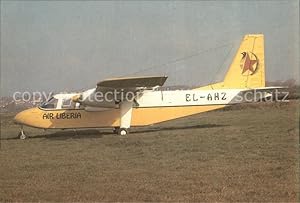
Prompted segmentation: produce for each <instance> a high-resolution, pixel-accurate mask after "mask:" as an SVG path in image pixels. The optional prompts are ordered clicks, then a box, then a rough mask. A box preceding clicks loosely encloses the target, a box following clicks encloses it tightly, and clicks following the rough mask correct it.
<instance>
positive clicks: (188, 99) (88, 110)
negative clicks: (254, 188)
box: [14, 34, 279, 139]
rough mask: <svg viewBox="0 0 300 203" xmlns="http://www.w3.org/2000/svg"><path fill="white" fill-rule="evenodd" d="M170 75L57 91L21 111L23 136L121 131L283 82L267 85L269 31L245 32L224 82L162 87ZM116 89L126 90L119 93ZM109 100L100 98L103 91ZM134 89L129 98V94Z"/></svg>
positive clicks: (266, 91) (242, 98)
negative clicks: (83, 130) (50, 131)
mask: <svg viewBox="0 0 300 203" xmlns="http://www.w3.org/2000/svg"><path fill="white" fill-rule="evenodd" d="M166 80H167V76H147V77H125V78H113V79H106V80H104V81H101V82H99V83H97V85H96V87H95V88H93V89H89V90H87V91H83V92H81V93H72V94H56V95H54V96H53V97H51V98H50V99H49V100H47V101H46V102H44V103H42V104H41V105H40V106H38V107H35V108H30V109H28V110H25V111H22V112H20V113H18V114H17V115H16V116H15V118H14V120H15V122H16V123H17V124H20V125H21V131H20V133H19V138H20V139H26V138H27V135H26V134H25V132H24V130H23V125H25V126H30V127H35V128H41V129H78V128H112V129H113V131H114V132H115V133H116V134H118V135H121V136H124V135H127V134H128V133H129V129H130V128H131V127H139V126H149V125H153V124H157V123H161V122H165V121H169V120H173V119H178V118H182V117H186V116H191V115H194V114H199V113H203V112H207V111H212V110H216V109H221V108H224V107H226V106H228V105H233V104H237V103H244V102H248V101H247V99H246V96H248V97H249V95H251V94H249V93H254V92H258V93H260V97H259V98H255V99H253V98H254V97H253V95H252V96H250V97H252V98H251V99H252V100H251V102H256V101H258V100H259V99H262V98H267V97H270V94H271V93H270V91H272V90H274V89H278V88H279V87H266V86H265V62H264V35H263V34H248V35H245V36H244V38H243V40H242V42H241V44H240V47H239V49H238V51H237V53H236V55H235V57H234V59H233V61H232V63H231V65H230V67H229V70H228V71H227V73H226V75H225V78H224V80H223V81H222V82H218V83H214V84H209V85H207V86H203V87H198V88H195V89H191V90H161V89H160V90H159V88H161V87H162V86H163V85H164V83H165V81H166ZM114 92H121V93H123V94H118V95H117V96H116V95H113V93H114ZM108 93H109V95H110V96H108V97H109V99H108V98H107V99H106V100H100V99H97V97H98V96H99V95H100V96H101V94H102V95H105V94H108ZM127 93H130V95H131V96H130V97H129V98H127V97H126V98H125V96H124V95H125V94H127Z"/></svg>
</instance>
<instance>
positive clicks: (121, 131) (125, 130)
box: [118, 128, 128, 136]
mask: <svg viewBox="0 0 300 203" xmlns="http://www.w3.org/2000/svg"><path fill="white" fill-rule="evenodd" d="M118 134H119V135H122V136H124V135H127V134H128V130H127V129H126V128H120V129H119V131H118Z"/></svg>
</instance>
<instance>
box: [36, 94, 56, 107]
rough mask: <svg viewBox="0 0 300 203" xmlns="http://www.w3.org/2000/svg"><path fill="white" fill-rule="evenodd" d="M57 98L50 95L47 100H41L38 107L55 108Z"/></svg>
mask: <svg viewBox="0 0 300 203" xmlns="http://www.w3.org/2000/svg"><path fill="white" fill-rule="evenodd" d="M57 102H58V99H56V98H54V97H51V98H50V99H49V100H48V101H46V102H43V103H42V104H41V105H40V107H41V108H43V109H56V107H57Z"/></svg>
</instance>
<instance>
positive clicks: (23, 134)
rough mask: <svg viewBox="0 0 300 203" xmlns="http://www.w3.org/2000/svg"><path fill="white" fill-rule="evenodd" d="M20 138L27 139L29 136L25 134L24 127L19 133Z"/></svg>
mask: <svg viewBox="0 0 300 203" xmlns="http://www.w3.org/2000/svg"><path fill="white" fill-rule="evenodd" d="M18 137H19V139H20V140H25V139H26V138H27V136H26V134H25V132H24V130H23V129H22V130H21V132H20V133H19V136H18Z"/></svg>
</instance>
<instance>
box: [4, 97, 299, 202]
mask: <svg viewBox="0 0 300 203" xmlns="http://www.w3.org/2000/svg"><path fill="white" fill-rule="evenodd" d="M298 107H299V102H291V103H289V104H274V105H273V104H263V105H250V106H248V107H244V106H242V107H241V106H235V107H233V108H231V109H227V110H224V111H215V112H208V113H204V114H200V115H196V116H192V117H188V118H184V119H179V120H176V121H173V122H167V123H163V124H160V125H156V126H153V127H147V128H139V129H132V131H133V132H132V133H131V134H130V135H128V136H127V137H119V136H114V135H113V134H112V133H111V132H110V130H102V131H98V130H84V131H78V132H77V135H76V134H75V133H74V132H73V131H46V132H43V131H42V130H38V129H31V128H26V129H25V130H26V132H27V134H30V136H31V138H30V139H28V140H24V141H22V140H18V139H13V138H14V137H16V135H17V134H18V131H19V128H18V126H16V125H14V124H13V122H12V118H13V114H2V115H1V136H2V140H1V154H0V157H1V160H0V165H1V168H0V172H1V177H0V183H1V184H0V201H1V202H3V201H14V202H15V201H34V202H36V201H63V202H65V201H69V202H70V201H72V202H73V201H197V202H199V201H285V202H295V201H299V136H298V134H299V131H298V130H299V126H298V119H299V112H298Z"/></svg>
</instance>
